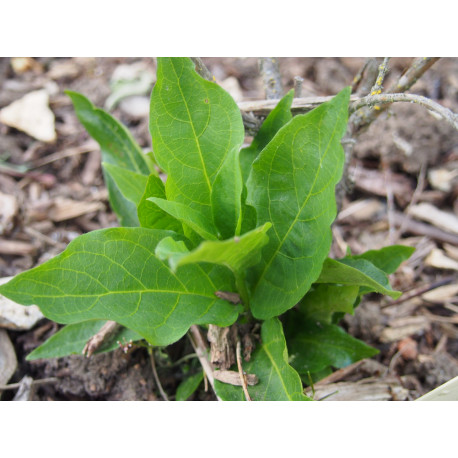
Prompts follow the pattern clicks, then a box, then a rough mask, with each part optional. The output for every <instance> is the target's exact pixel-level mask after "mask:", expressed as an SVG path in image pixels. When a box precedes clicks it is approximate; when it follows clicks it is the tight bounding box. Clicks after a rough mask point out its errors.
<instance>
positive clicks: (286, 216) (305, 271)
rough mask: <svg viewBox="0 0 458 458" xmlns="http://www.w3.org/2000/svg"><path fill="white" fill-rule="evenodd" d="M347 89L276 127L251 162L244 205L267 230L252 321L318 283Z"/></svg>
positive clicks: (254, 280) (332, 209)
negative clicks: (247, 206) (268, 232)
mask: <svg viewBox="0 0 458 458" xmlns="http://www.w3.org/2000/svg"><path fill="white" fill-rule="evenodd" d="M349 96H350V88H346V89H344V90H343V91H341V92H340V93H339V94H338V95H337V96H336V97H334V98H333V99H332V100H331V101H329V102H327V103H324V104H322V105H320V106H319V107H318V108H315V109H314V110H312V111H311V112H309V113H307V114H305V115H299V116H296V117H295V118H293V119H292V120H291V121H290V122H289V123H288V124H287V125H285V126H284V127H283V128H282V129H280V130H279V131H278V132H277V134H276V135H275V137H274V138H273V139H272V141H271V142H270V143H269V144H268V145H267V146H266V147H265V148H264V149H263V150H262V152H261V154H260V155H259V157H258V158H257V159H256V160H255V161H254V163H253V166H252V169H251V173H250V176H249V178H248V181H247V190H248V197H247V204H249V205H252V206H254V207H255V208H256V211H257V218H258V221H257V224H258V225H261V224H264V223H265V222H268V221H271V222H272V224H273V227H272V230H271V232H270V235H269V243H268V245H266V247H264V249H263V251H262V260H261V262H260V263H259V264H258V265H257V266H255V267H254V268H253V269H252V271H251V272H250V279H251V285H252V286H251V287H252V297H251V310H252V312H253V315H254V316H255V317H256V318H259V319H267V318H269V317H273V316H275V315H279V314H281V313H283V312H285V311H286V310H288V309H289V308H291V307H293V306H294V305H295V304H296V303H297V302H298V301H299V300H300V299H301V298H302V297H303V296H304V294H305V293H306V292H307V291H308V289H309V288H310V285H311V284H312V283H313V282H314V281H315V280H316V279H317V278H318V276H319V274H320V272H321V267H322V264H323V262H324V260H325V258H326V256H327V254H328V253H329V249H330V246H331V240H332V235H331V227H330V226H331V223H332V221H333V220H334V218H335V216H336V203H335V185H336V184H337V182H338V181H339V179H340V177H341V174H342V167H343V162H344V153H343V149H342V146H341V144H340V140H341V138H342V136H343V135H344V133H345V129H346V125H347V117H348V101H349Z"/></svg>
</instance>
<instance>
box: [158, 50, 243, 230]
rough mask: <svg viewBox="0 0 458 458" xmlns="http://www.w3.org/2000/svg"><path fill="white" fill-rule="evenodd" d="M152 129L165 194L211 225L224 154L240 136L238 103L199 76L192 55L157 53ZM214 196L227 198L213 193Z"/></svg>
mask: <svg viewBox="0 0 458 458" xmlns="http://www.w3.org/2000/svg"><path fill="white" fill-rule="evenodd" d="M150 131H151V136H152V138H153V151H154V156H155V158H156V161H157V163H158V165H159V166H160V168H161V169H162V170H164V172H166V173H167V182H166V195H167V199H168V200H170V201H175V202H178V203H180V204H182V205H184V206H185V207H189V208H191V209H192V210H194V211H195V212H197V213H200V214H201V215H202V216H203V217H204V218H206V219H207V220H208V221H209V224H210V223H211V224H212V225H213V212H212V193H213V187H214V184H215V180H216V177H217V176H218V174H219V172H220V170H221V169H222V167H223V164H225V162H226V158H227V157H228V156H235V157H236V156H237V154H238V151H239V150H240V147H241V145H242V143H243V140H244V128H243V122H242V117H241V115H240V111H239V109H238V107H237V104H236V103H235V102H234V100H233V99H232V97H231V96H230V95H229V94H228V93H227V92H225V91H224V90H223V89H222V88H221V87H219V86H218V85H217V84H216V83H214V82H210V81H207V80H205V79H203V78H201V77H200V76H199V75H198V74H197V73H196V72H195V70H194V64H193V63H192V61H191V60H190V59H188V58H178V57H172V58H159V59H158V66H157V82H156V85H155V86H154V89H153V93H152V97H151V112H150ZM228 161H229V162H228V163H227V164H229V165H230V164H231V160H230V159H229V160H228ZM229 165H228V167H229ZM224 175H225V176H224V178H223V177H222V176H220V177H221V178H220V179H221V180H222V181H224V182H225V181H226V179H227V178H228V177H229V176H230V175H231V173H227V174H226V173H225V174H224ZM226 175H227V176H226ZM227 186H231V183H227ZM218 188H219V189H220V190H221V189H224V188H225V185H223V184H221V185H220V186H219V187H218ZM237 192H238V188H237V189H236V190H234V194H237ZM213 200H214V201H223V200H224V201H225V199H219V197H218V196H216V195H213ZM233 200H234V199H233V198H231V199H229V201H231V202H232V201H233ZM219 210H221V208H220V209H219ZM210 232H215V233H216V230H215V231H210Z"/></svg>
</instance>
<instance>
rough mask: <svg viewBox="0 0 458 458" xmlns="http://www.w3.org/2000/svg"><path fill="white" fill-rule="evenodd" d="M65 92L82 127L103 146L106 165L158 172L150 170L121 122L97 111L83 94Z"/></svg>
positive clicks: (144, 171) (137, 170)
mask: <svg viewBox="0 0 458 458" xmlns="http://www.w3.org/2000/svg"><path fill="white" fill-rule="evenodd" d="M65 93H66V94H67V95H68V96H69V97H70V98H71V100H72V102H73V106H74V107H75V111H76V116H77V117H78V119H79V120H80V122H81V124H83V126H84V127H85V128H86V130H87V131H88V133H89V135H90V136H91V137H92V138H93V139H94V140H96V141H97V142H98V144H99V145H100V149H101V150H102V160H103V162H107V163H109V164H113V165H117V166H118V167H121V168H124V169H127V170H131V171H132V172H136V173H139V174H143V175H149V174H150V173H151V172H154V169H152V170H151V169H150V168H149V166H148V160H147V159H146V158H145V155H144V154H143V151H142V150H141V148H140V146H138V144H137V142H136V141H135V140H134V138H133V137H132V135H131V134H130V132H129V131H128V130H127V129H126V128H125V127H124V126H123V125H122V124H121V123H120V122H119V121H117V120H116V119H115V118H113V116H111V115H110V114H108V113H107V112H105V111H104V110H102V109H100V108H96V107H95V106H94V105H93V104H92V103H91V102H90V101H89V100H88V99H87V98H86V97H84V96H83V95H81V94H78V93H77V92H73V91H65Z"/></svg>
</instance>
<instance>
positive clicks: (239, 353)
mask: <svg viewBox="0 0 458 458" xmlns="http://www.w3.org/2000/svg"><path fill="white" fill-rule="evenodd" d="M236 354H237V368H238V370H239V376H240V381H241V382H242V388H243V392H244V393H245V398H246V400H247V401H251V400H252V399H251V397H250V393H248V386H247V379H246V375H245V372H243V368H242V344H241V342H240V339H237V349H236Z"/></svg>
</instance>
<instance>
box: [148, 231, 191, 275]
mask: <svg viewBox="0 0 458 458" xmlns="http://www.w3.org/2000/svg"><path fill="white" fill-rule="evenodd" d="M188 253H189V250H188V248H187V247H186V245H185V243H184V242H183V241H182V240H175V239H173V238H172V237H165V238H163V239H162V240H161V241H160V242H159V243H158V244H157V246H156V250H155V254H156V256H157V257H158V258H159V259H160V260H161V261H168V263H169V265H170V267H171V269H172V270H173V271H174V272H176V270H177V264H178V261H179V260H180V259H181V258H182V257H183V256H184V255H186V254H188Z"/></svg>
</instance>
